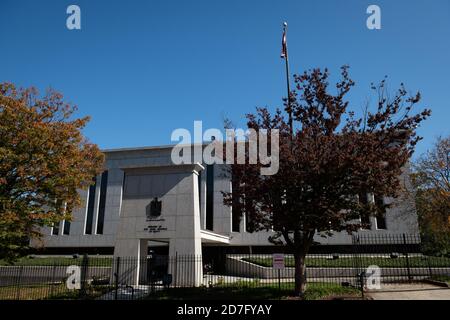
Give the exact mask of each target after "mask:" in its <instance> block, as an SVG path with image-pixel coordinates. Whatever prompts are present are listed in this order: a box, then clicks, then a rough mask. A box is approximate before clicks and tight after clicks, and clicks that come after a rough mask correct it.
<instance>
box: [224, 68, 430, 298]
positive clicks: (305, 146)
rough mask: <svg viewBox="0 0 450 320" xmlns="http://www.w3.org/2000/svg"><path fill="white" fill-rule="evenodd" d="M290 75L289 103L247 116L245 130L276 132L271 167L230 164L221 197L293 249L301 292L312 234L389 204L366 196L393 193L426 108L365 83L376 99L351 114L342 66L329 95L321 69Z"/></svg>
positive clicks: (353, 223)
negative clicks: (228, 184)
mask: <svg viewBox="0 0 450 320" xmlns="http://www.w3.org/2000/svg"><path fill="white" fill-rule="evenodd" d="M294 80H295V86H296V90H294V91H292V92H291V95H290V104H289V106H290V107H288V104H287V103H286V102H287V101H286V100H285V108H284V110H285V111H284V112H283V111H282V110H280V109H277V110H276V111H275V112H274V113H273V114H272V113H270V111H269V110H268V109H267V108H258V109H257V112H256V113H255V114H248V115H247V120H248V122H247V125H248V128H251V129H254V130H256V131H261V130H265V131H267V136H268V141H269V142H268V144H270V131H271V130H274V129H277V130H279V135H280V137H279V140H280V142H279V144H280V146H279V171H278V173H277V174H275V175H272V176H262V175H260V167H261V166H263V165H262V164H261V163H259V164H256V165H253V164H248V162H246V164H234V165H232V167H231V175H232V186H233V192H230V193H224V203H225V204H227V205H230V206H233V212H241V213H244V214H245V215H246V217H247V220H246V222H247V224H248V226H249V228H250V230H253V231H258V230H273V231H274V234H273V236H272V237H271V238H270V241H272V242H274V243H278V244H284V245H286V246H288V247H289V248H290V249H291V250H292V251H293V253H294V256H295V261H296V275H295V279H296V293H301V292H303V291H304V284H305V278H304V258H305V255H306V254H307V252H308V250H309V248H310V246H311V245H312V244H313V239H314V235H315V234H321V235H323V236H328V235H330V234H331V232H332V231H343V230H346V231H348V232H353V231H355V230H358V229H359V228H360V227H361V226H363V224H364V222H363V223H362V222H361V221H364V219H361V220H360V219H359V218H360V217H362V216H367V215H371V214H377V213H378V212H379V211H380V210H384V209H385V207H386V206H388V205H383V208H380V206H377V205H375V203H374V201H368V200H370V198H371V196H372V198H373V195H374V194H380V195H382V196H385V197H393V198H395V197H397V196H398V195H399V192H400V190H401V183H400V180H399V176H400V175H401V173H402V168H403V167H404V166H405V164H406V163H407V162H408V159H409V158H410V156H411V154H412V152H413V151H414V147H415V145H416V143H417V142H418V141H419V140H420V137H418V136H417V135H416V128H417V126H418V125H419V124H420V123H421V122H422V121H423V120H425V119H426V118H427V117H428V116H429V115H430V110H428V109H424V110H423V111H421V112H419V113H417V114H412V109H413V106H414V105H416V104H417V103H418V102H419V101H420V94H419V93H417V94H416V95H414V96H408V95H407V91H406V89H405V88H404V87H403V85H401V87H400V89H399V90H398V91H397V92H396V94H395V95H394V96H393V97H391V98H389V94H388V92H387V89H386V80H383V81H382V82H381V83H380V84H378V85H376V86H375V85H373V86H372V89H373V90H374V91H375V92H376V93H377V97H378V101H377V106H376V108H375V110H374V111H370V110H369V109H367V110H366V111H365V112H364V114H363V115H362V116H361V117H359V118H358V117H356V115H355V113H354V112H352V111H351V110H349V102H348V101H347V100H346V95H347V94H348V93H349V91H350V90H351V88H352V87H353V86H354V81H353V80H352V79H350V77H349V73H348V67H347V66H344V67H342V69H341V79H340V80H339V81H338V82H337V83H336V85H335V89H336V91H335V93H332V92H331V90H332V88H330V84H329V71H328V70H327V69H325V70H323V71H322V70H320V69H314V70H310V71H306V72H304V73H303V74H301V75H295V76H294ZM289 112H292V118H293V121H294V126H293V128H291V127H290V126H289V122H288V120H287V119H288V114H289ZM247 156H248V155H247ZM235 163H236V162H235ZM358 195H359V197H358ZM366 197H367V198H366Z"/></svg>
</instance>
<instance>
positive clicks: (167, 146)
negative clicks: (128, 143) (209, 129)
mask: <svg viewBox="0 0 450 320" xmlns="http://www.w3.org/2000/svg"><path fill="white" fill-rule="evenodd" d="M198 145H202V146H206V145H207V144H205V143H193V144H166V145H160V146H146V147H124V148H114V149H101V150H100V151H101V152H103V153H112V152H127V151H145V150H160V149H172V148H173V147H175V146H178V147H193V146H198Z"/></svg>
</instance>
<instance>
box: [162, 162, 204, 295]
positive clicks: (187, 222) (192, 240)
mask: <svg viewBox="0 0 450 320" xmlns="http://www.w3.org/2000/svg"><path fill="white" fill-rule="evenodd" d="M202 169H203V167H202V166H201V165H199V164H197V165H195V167H194V169H193V170H192V172H191V174H189V175H188V176H186V177H185V178H184V179H183V180H182V181H181V182H180V184H179V185H178V190H177V214H176V222H175V230H176V232H175V236H174V237H173V238H171V239H170V242H169V273H170V274H172V285H173V286H196V287H198V286H200V285H201V284H202V281H203V263H202V256H201V254H202V243H201V235H200V230H201V228H200V202H199V194H198V172H199V171H200V170H202Z"/></svg>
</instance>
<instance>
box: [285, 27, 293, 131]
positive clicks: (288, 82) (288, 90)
mask: <svg viewBox="0 0 450 320" xmlns="http://www.w3.org/2000/svg"><path fill="white" fill-rule="evenodd" d="M283 33H284V36H285V37H286V42H285V48H284V51H285V57H284V59H285V64H286V85H287V112H288V115H289V129H290V133H291V137H292V136H293V134H294V128H293V123H292V108H291V84H290V79H289V57H288V47H287V22H284V23H283Z"/></svg>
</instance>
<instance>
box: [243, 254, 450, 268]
mask: <svg viewBox="0 0 450 320" xmlns="http://www.w3.org/2000/svg"><path fill="white" fill-rule="evenodd" d="M242 260H244V261H247V262H251V263H254V264H257V265H260V266H263V267H272V258H267V257H264V258H263V257H261V258H258V257H252V258H242ZM356 262H358V263H359V264H360V265H359V266H364V267H368V266H370V265H377V266H379V267H392V268H404V267H406V265H407V261H406V257H398V258H383V257H362V258H361V259H357V258H351V257H342V258H339V259H334V260H333V259H327V258H316V257H307V258H306V266H308V267H310V268H311V267H312V268H313V267H329V268H339V267H340V268H344V267H355V263H356ZM285 265H286V267H294V258H292V257H286V258H285ZM409 265H410V267H425V268H428V267H450V258H445V257H410V258H409Z"/></svg>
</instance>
